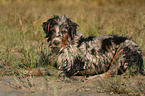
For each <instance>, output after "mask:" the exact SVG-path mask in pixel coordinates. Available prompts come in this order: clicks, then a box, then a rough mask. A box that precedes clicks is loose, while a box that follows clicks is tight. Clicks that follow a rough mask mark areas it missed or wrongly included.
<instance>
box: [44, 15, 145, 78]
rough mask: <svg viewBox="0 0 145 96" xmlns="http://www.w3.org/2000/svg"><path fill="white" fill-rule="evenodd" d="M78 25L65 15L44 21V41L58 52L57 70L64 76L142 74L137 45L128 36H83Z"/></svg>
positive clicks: (140, 55)
mask: <svg viewBox="0 0 145 96" xmlns="http://www.w3.org/2000/svg"><path fill="white" fill-rule="evenodd" d="M77 26H78V25H77V24H76V23H74V22H72V21H71V20H70V19H69V18H67V17H66V16H65V15H64V16H54V17H52V18H50V19H48V20H47V21H46V22H44V23H43V25H42V27H43V30H44V32H45V33H46V37H45V38H47V41H48V43H49V46H50V47H51V49H52V52H54V53H56V54H58V55H57V66H58V69H60V70H62V71H63V73H64V74H65V76H67V77H71V76H73V75H76V74H77V75H85V76H90V75H97V74H103V73H106V74H108V75H114V74H122V73H124V72H125V71H127V70H129V72H130V73H131V74H137V73H141V74H143V75H145V73H144V65H143V54H142V51H141V49H140V47H138V46H137V44H136V43H135V42H133V41H132V40H130V39H128V38H127V37H123V36H117V35H108V36H98V37H94V36H89V37H84V36H83V35H82V34H81V33H80V32H79V31H78V30H77Z"/></svg>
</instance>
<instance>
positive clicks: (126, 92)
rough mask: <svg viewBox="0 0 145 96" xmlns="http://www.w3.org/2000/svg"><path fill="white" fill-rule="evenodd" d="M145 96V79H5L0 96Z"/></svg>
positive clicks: (1, 79) (47, 77)
mask: <svg viewBox="0 0 145 96" xmlns="http://www.w3.org/2000/svg"><path fill="white" fill-rule="evenodd" d="M108 95H109V96H144V95H145V76H142V75H138V76H134V77H133V76H127V75H121V76H115V77H99V76H97V77H94V78H91V79H88V77H84V76H74V77H72V78H70V79H68V78H62V77H57V76H26V77H25V76H3V77H0V96H108Z"/></svg>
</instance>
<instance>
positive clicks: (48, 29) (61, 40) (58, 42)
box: [42, 15, 78, 48]
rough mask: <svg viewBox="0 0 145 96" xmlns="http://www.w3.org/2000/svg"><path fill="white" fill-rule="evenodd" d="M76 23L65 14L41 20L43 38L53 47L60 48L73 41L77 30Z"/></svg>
mask: <svg viewBox="0 0 145 96" xmlns="http://www.w3.org/2000/svg"><path fill="white" fill-rule="evenodd" d="M77 26H78V25H77V24H76V23H74V22H72V21H71V20H70V19H69V18H67V17H66V16H65V15H63V16H54V17H53V18H50V19H48V20H47V22H43V25H42V27H43V30H44V32H45V33H46V36H45V38H48V39H47V41H48V42H49V43H50V46H51V47H53V48H61V47H64V46H65V45H67V44H68V43H70V42H71V41H73V39H74V36H75V35H76V31H77Z"/></svg>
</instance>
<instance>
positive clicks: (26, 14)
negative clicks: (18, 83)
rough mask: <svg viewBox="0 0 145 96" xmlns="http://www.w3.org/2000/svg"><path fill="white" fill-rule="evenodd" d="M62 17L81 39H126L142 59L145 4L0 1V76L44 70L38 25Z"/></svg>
mask: <svg viewBox="0 0 145 96" xmlns="http://www.w3.org/2000/svg"><path fill="white" fill-rule="evenodd" d="M64 14H65V15H66V16H67V17H69V18H71V20H72V21H74V22H76V23H77V24H78V25H79V27H78V30H80V31H81V33H82V34H84V36H89V35H93V36H99V35H109V34H117V35H122V36H127V37H129V38H131V39H132V40H134V41H135V42H136V43H137V44H138V45H139V46H140V47H141V48H142V51H143V54H144V55H145V0H0V76H4V75H13V74H15V73H17V71H18V70H19V69H21V68H22V69H30V70H31V68H36V67H48V66H47V65H48V63H47V62H49V61H47V58H45V57H42V51H43V50H45V51H48V53H49V48H48V46H47V42H46V39H45V38H44V37H45V33H44V32H43V30H42V23H43V22H44V21H46V20H47V19H49V18H51V17H52V16H53V15H64ZM47 49H48V50H47ZM144 65H145V63H144ZM49 67H50V66H49Z"/></svg>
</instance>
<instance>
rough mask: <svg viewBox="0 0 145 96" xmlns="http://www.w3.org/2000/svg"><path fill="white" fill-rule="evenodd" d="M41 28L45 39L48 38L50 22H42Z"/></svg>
mask: <svg viewBox="0 0 145 96" xmlns="http://www.w3.org/2000/svg"><path fill="white" fill-rule="evenodd" d="M42 27H43V30H44V32H45V33H46V36H45V38H48V37H49V36H50V32H49V27H50V22H49V20H48V21H47V22H43V24H42Z"/></svg>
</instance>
